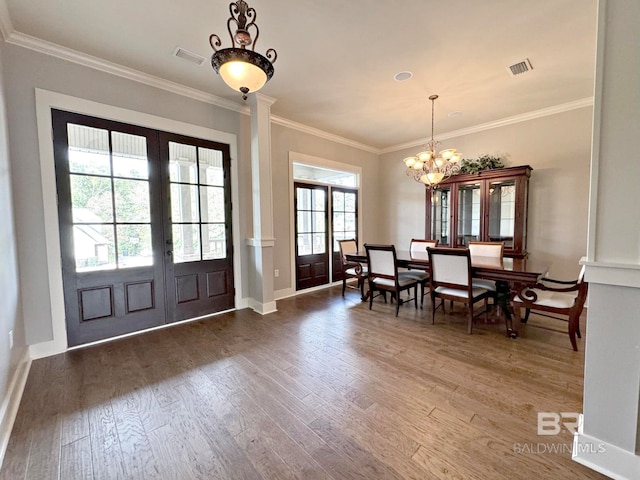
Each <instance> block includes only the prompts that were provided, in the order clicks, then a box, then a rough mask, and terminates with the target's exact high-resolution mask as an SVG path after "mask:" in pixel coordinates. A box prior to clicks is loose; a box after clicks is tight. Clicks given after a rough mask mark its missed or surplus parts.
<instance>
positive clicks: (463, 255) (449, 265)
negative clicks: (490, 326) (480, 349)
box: [427, 248, 489, 334]
mask: <svg viewBox="0 0 640 480" xmlns="http://www.w3.org/2000/svg"><path fill="white" fill-rule="evenodd" d="M427 252H428V254H429V273H430V276H431V282H430V288H431V323H435V320H436V309H437V304H436V299H438V298H439V299H440V305H442V309H443V311H444V301H445V300H450V301H452V302H460V303H464V304H466V306H467V308H468V310H469V315H468V323H469V325H468V327H467V330H468V333H469V334H471V332H472V330H473V319H474V314H473V305H474V304H475V303H477V302H479V301H480V300H484V315H485V319H486V318H487V298H488V297H489V291H488V290H487V289H485V288H480V287H475V286H474V285H473V282H472V278H471V254H470V253H469V249H467V248H429V249H427Z"/></svg>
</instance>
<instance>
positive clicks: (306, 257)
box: [294, 182, 330, 290]
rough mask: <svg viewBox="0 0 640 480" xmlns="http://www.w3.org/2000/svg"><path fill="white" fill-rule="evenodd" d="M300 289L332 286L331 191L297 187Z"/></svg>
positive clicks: (314, 187) (298, 278)
mask: <svg viewBox="0 0 640 480" xmlns="http://www.w3.org/2000/svg"><path fill="white" fill-rule="evenodd" d="M294 190H295V194H294V213H295V219H296V220H295V226H296V229H295V230H296V231H295V238H296V245H295V247H296V252H295V253H296V290H302V289H305V288H310V287H316V286H319V285H325V284H327V283H329V251H330V247H329V245H328V243H329V228H328V227H329V225H328V223H329V222H328V198H327V193H328V188H327V187H325V186H321V185H311V184H305V183H298V182H296V183H295V184H294Z"/></svg>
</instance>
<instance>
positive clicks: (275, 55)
mask: <svg viewBox="0 0 640 480" xmlns="http://www.w3.org/2000/svg"><path fill="white" fill-rule="evenodd" d="M254 45H255V42H254ZM265 55H266V56H267V58H268V59H269V60H271V63H276V60H277V59H278V52H276V51H275V50H274V49H273V48H270V49H269V50H267V51H266V52H265ZM272 57H273V58H272Z"/></svg>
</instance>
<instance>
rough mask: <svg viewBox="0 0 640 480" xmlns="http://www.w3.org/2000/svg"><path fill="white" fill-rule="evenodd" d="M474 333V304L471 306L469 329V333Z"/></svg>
mask: <svg viewBox="0 0 640 480" xmlns="http://www.w3.org/2000/svg"><path fill="white" fill-rule="evenodd" d="M472 331H473V303H471V304H470V305H469V326H468V328H467V333H468V334H469V335H471V332H472Z"/></svg>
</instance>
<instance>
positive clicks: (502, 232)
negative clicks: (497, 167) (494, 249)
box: [489, 180, 516, 247]
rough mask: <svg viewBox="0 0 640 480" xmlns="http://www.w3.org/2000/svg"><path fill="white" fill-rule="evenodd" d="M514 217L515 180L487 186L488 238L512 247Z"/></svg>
mask: <svg viewBox="0 0 640 480" xmlns="http://www.w3.org/2000/svg"><path fill="white" fill-rule="evenodd" d="M515 217H516V185H515V180H508V181H504V182H493V183H491V184H490V186H489V240H490V241H492V242H504V245H505V247H513V236H514V233H515Z"/></svg>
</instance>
